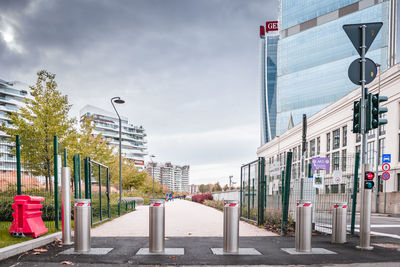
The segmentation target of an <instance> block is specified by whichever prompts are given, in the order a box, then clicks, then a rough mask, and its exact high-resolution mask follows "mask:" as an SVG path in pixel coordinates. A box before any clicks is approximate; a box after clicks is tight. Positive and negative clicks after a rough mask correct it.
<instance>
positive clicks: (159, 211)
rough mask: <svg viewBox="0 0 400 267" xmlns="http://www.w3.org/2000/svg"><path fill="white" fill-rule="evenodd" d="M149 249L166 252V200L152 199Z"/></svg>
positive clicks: (154, 251) (153, 251)
mask: <svg viewBox="0 0 400 267" xmlns="http://www.w3.org/2000/svg"><path fill="white" fill-rule="evenodd" d="M149 216H150V218H149V251H150V252H151V253H156V252H164V249H165V200H164V199H150V207H149Z"/></svg>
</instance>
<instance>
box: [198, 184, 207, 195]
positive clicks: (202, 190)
mask: <svg viewBox="0 0 400 267" xmlns="http://www.w3.org/2000/svg"><path fill="white" fill-rule="evenodd" d="M199 191H200V193H205V192H207V191H208V186H207V185H204V184H201V185H200V186H199Z"/></svg>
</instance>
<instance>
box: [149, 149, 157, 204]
mask: <svg viewBox="0 0 400 267" xmlns="http://www.w3.org/2000/svg"><path fill="white" fill-rule="evenodd" d="M155 157H156V156H154V155H150V159H151V173H152V176H153V198H154V162H153V158H155Z"/></svg>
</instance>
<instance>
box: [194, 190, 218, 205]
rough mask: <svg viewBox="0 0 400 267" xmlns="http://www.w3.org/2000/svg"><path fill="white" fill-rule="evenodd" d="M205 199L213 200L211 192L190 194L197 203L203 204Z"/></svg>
mask: <svg viewBox="0 0 400 267" xmlns="http://www.w3.org/2000/svg"><path fill="white" fill-rule="evenodd" d="M205 200H213V196H212V194H210V193H205V194H198V195H194V196H192V201H194V202H197V203H201V204H203V202H204V201H205Z"/></svg>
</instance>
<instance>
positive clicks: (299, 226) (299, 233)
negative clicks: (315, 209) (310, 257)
mask: <svg viewBox="0 0 400 267" xmlns="http://www.w3.org/2000/svg"><path fill="white" fill-rule="evenodd" d="M311 235H312V204H311V201H306V200H299V201H297V207H296V251H297V252H311Z"/></svg>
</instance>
